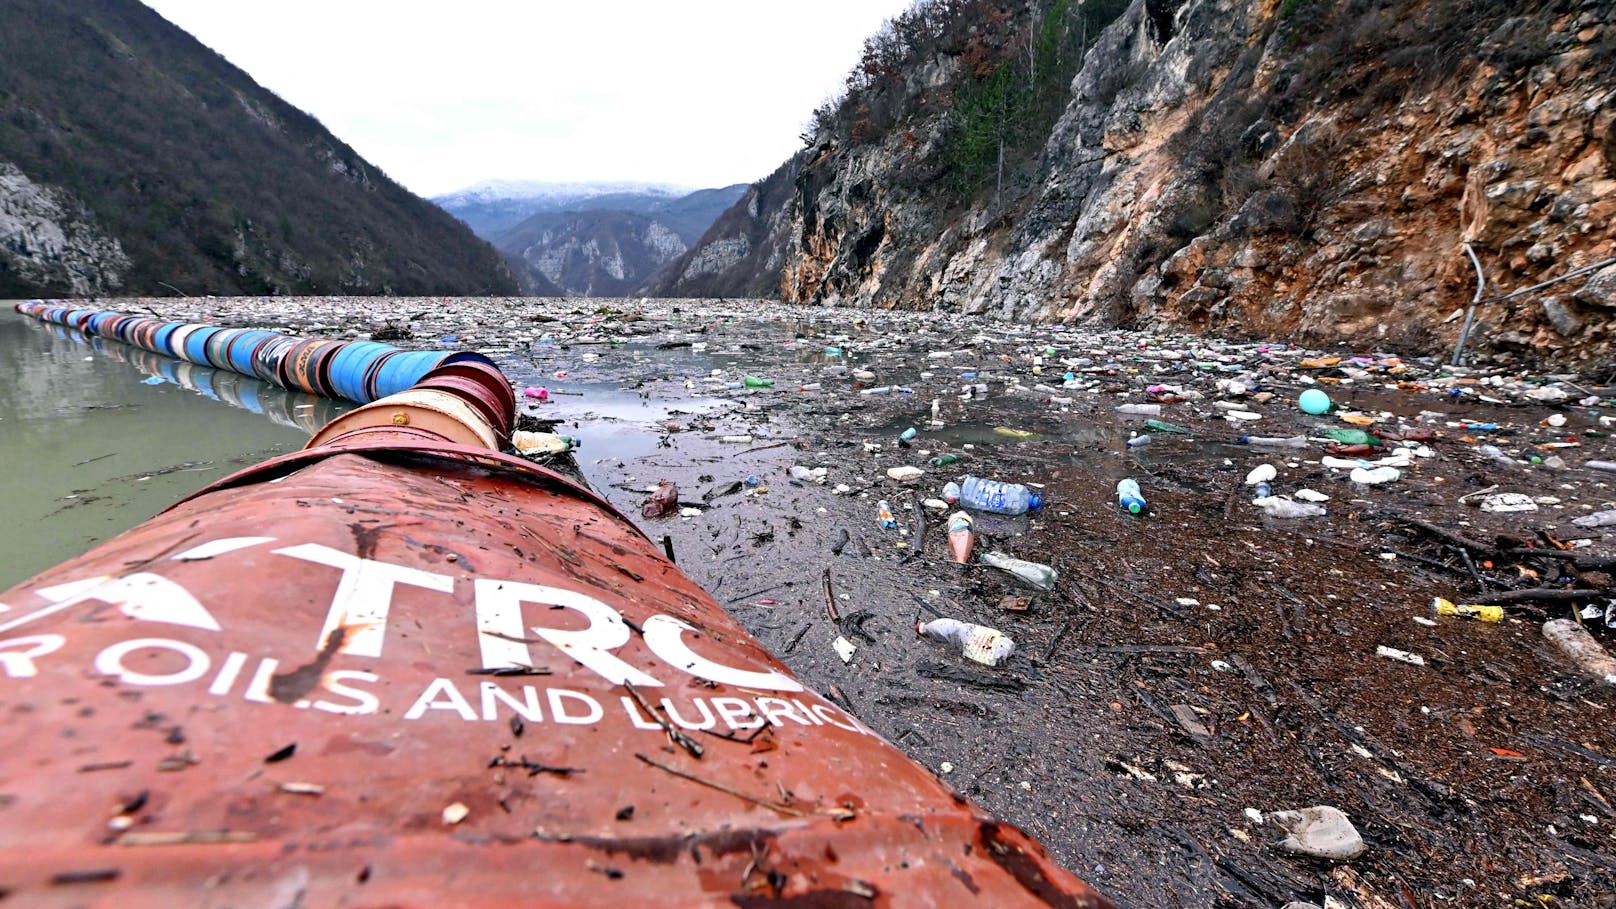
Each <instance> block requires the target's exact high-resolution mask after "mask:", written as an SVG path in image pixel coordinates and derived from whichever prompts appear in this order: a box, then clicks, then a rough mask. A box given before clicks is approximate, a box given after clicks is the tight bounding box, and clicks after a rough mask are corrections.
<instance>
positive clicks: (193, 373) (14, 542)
mask: <svg viewBox="0 0 1616 909" xmlns="http://www.w3.org/2000/svg"><path fill="white" fill-rule="evenodd" d="M0 377H3V381H0V511H3V514H4V520H3V521H0V552H3V553H4V556H3V557H0V590H3V589H5V588H7V587H10V586H11V585H13V584H15V583H17V582H19V581H22V580H24V579H25V578H28V577H31V576H33V575H34V574H37V573H38V572H40V571H43V570H44V569H46V568H49V567H50V566H52V565H54V564H56V563H57V562H60V561H62V560H64V559H67V558H70V557H72V556H75V555H78V554H80V553H82V552H83V551H85V550H86V549H88V548H89V547H90V546H91V545H93V544H94V543H96V542H98V541H100V540H104V539H106V538H108V537H111V536H113V535H115V534H117V533H119V532H121V531H123V530H126V529H128V528H130V527H133V526H134V525H135V524H138V523H140V522H141V521H143V520H145V519H146V518H148V517H150V516H152V515H153V514H156V513H157V512H159V511H161V510H162V509H164V508H166V507H168V506H169V505H170V504H172V503H173V502H175V501H176V500H177V499H179V498H181V497H182V496H185V495H187V494H189V493H192V492H195V491H196V490H198V489H201V488H203V487H204V486H206V485H208V484H209V483H212V482H214V481H215V480H218V479H220V478H221V477H224V476H227V475H229V474H230V473H232V472H234V471H236V470H238V469H240V468H242V467H245V466H248V465H250V464H254V463H256V462H258V461H260V460H263V459H264V458H266V457H270V456H272V455H276V454H281V453H283V452H288V451H295V450H297V449H298V448H301V447H302V446H303V443H305V442H306V441H308V438H309V436H310V434H311V432H312V430H313V429H317V428H318V427H319V426H320V425H322V424H323V423H324V421H325V420H327V419H330V418H331V417H332V416H335V415H336V414H338V413H340V412H341V411H342V410H343V409H344V408H345V405H342V404H340V403H336V402H332V401H328V400H324V399H321V398H315V397H311V396H308V395H303V394H292V393H289V392H287V391H285V390H283V389H280V388H276V387H275V386H272V385H268V384H266V383H264V382H259V381H257V380H254V379H249V378H246V377H244V376H239V375H236V374H235V373H229V372H221V371H218V370H213V369H205V368H201V367H197V366H193V365H191V364H188V363H180V362H179V361H176V360H170V359H168V358H166V357H159V356H157V355H156V354H151V353H148V352H146V351H142V350H138V349H136V348H133V347H130V346H128V345H125V344H121V343H119V342H116V341H109V340H105V339H100V338H95V339H90V338H86V337H85V336H84V335H82V334H80V333H78V332H75V331H69V330H68V329H65V328H62V327H61V326H58V325H51V324H47V323H44V322H38V321H35V320H34V319H30V318H28V317H26V316H23V315H20V314H18V313H16V312H13V311H12V310H11V307H10V306H9V305H5V306H4V308H3V309H0Z"/></svg>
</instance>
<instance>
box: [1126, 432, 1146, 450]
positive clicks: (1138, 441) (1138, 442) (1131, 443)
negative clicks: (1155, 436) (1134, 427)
mask: <svg viewBox="0 0 1616 909" xmlns="http://www.w3.org/2000/svg"><path fill="white" fill-rule="evenodd" d="M1149 444H1150V433H1148V432H1147V433H1145V434H1144V435H1142V436H1134V437H1133V438H1131V439H1129V440H1128V447H1129V448H1140V447H1143V446H1145V445H1149Z"/></svg>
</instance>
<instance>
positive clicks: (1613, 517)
mask: <svg viewBox="0 0 1616 909" xmlns="http://www.w3.org/2000/svg"><path fill="white" fill-rule="evenodd" d="M1571 523H1573V524H1575V525H1577V526H1578V527H1609V526H1610V525H1612V524H1616V511H1596V512H1594V513H1593V514H1590V515H1584V516H1583V517H1580V518H1572V519H1571Z"/></svg>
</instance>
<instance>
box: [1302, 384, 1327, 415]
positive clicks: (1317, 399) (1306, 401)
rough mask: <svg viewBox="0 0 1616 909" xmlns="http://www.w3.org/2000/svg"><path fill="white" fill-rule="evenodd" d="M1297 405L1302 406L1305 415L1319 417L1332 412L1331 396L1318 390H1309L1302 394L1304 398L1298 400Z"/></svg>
mask: <svg viewBox="0 0 1616 909" xmlns="http://www.w3.org/2000/svg"><path fill="white" fill-rule="evenodd" d="M1297 403H1298V404H1300V405H1301V407H1302V412H1303V413H1310V414H1313V415H1314V416H1318V415H1319V414H1322V413H1329V412H1330V396H1329V395H1327V394H1325V393H1324V392H1322V391H1319V390H1318V389H1317V388H1309V389H1308V390H1307V391H1304V392H1302V397H1301V398H1299V399H1298V400H1297Z"/></svg>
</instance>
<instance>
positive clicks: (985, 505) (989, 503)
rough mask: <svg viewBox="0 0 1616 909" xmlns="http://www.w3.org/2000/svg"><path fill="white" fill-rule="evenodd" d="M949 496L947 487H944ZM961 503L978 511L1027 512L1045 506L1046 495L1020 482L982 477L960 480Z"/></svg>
mask: <svg viewBox="0 0 1616 909" xmlns="http://www.w3.org/2000/svg"><path fill="white" fill-rule="evenodd" d="M944 498H947V489H946V488H945V489H944ZM959 503H960V504H961V505H963V506H965V507H966V508H971V509H975V510H976V511H989V512H993V513H994V514H1026V513H1027V512H1029V511H1039V510H1041V509H1042V508H1043V507H1044V497H1043V496H1042V495H1041V494H1039V493H1036V492H1033V491H1032V490H1030V489H1028V488H1027V487H1026V486H1023V485H1022V484H1020V483H1001V482H999V481H998V480H984V479H982V478H980V477H966V478H964V479H963V480H961V481H960V493H959Z"/></svg>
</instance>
